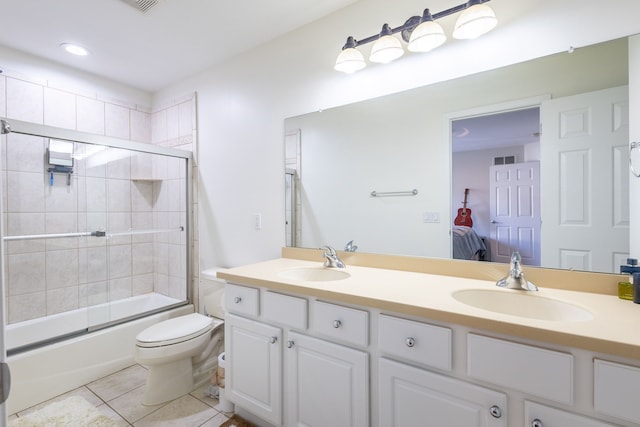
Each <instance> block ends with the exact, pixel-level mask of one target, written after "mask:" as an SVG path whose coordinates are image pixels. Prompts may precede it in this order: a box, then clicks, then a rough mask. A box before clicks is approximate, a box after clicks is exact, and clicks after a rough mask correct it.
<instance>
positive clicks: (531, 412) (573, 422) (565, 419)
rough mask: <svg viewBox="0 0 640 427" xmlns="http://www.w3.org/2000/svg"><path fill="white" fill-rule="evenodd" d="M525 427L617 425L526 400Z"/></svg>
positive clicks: (603, 426)
mask: <svg viewBox="0 0 640 427" xmlns="http://www.w3.org/2000/svg"><path fill="white" fill-rule="evenodd" d="M524 418H525V423H524V425H525V427H529V426H531V427H615V426H614V425H613V424H607V423H605V422H603V421H600V420H596V419H593V418H587V417H584V416H582V415H577V414H572V413H570V412H566V411H562V410H560V409H556V408H551V407H549V406H544V405H540V404H537V403H534V402H529V401H527V400H525V402H524Z"/></svg>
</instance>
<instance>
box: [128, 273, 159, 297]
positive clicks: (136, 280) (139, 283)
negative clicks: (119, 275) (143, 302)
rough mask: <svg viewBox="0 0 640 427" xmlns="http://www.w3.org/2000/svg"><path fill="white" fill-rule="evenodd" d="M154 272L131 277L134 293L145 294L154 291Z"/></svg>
mask: <svg viewBox="0 0 640 427" xmlns="http://www.w3.org/2000/svg"><path fill="white" fill-rule="evenodd" d="M153 276H154V275H153V273H147V274H138V275H135V276H133V277H132V278H131V281H132V283H131V286H132V288H133V295H144V294H148V293H151V292H153Z"/></svg>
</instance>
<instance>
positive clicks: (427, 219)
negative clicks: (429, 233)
mask: <svg viewBox="0 0 640 427" xmlns="http://www.w3.org/2000/svg"><path fill="white" fill-rule="evenodd" d="M422 222H424V223H436V222H440V212H424V213H423V214H422Z"/></svg>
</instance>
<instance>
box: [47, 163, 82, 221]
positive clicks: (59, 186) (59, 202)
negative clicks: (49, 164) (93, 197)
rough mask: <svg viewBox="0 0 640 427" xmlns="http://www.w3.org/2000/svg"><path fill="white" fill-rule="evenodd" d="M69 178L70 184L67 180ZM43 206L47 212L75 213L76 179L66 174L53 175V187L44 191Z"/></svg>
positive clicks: (50, 186)
mask: <svg viewBox="0 0 640 427" xmlns="http://www.w3.org/2000/svg"><path fill="white" fill-rule="evenodd" d="M69 178H70V180H71V181H70V184H68V182H69V181H68V179H69ZM44 204H45V210H46V211H47V212H76V211H77V209H78V177H77V176H75V175H71V176H70V177H69V176H67V174H59V173H54V174H53V185H48V186H47V187H46V189H45V190H44Z"/></svg>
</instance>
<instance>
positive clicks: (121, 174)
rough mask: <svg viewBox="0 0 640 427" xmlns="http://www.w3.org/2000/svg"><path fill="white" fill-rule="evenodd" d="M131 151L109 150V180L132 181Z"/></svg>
mask: <svg viewBox="0 0 640 427" xmlns="http://www.w3.org/2000/svg"><path fill="white" fill-rule="evenodd" d="M132 155H133V154H132V153H131V151H129V150H123V149H119V148H109V149H108V153H107V157H108V158H109V161H108V162H107V178H119V179H131V156H132Z"/></svg>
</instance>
